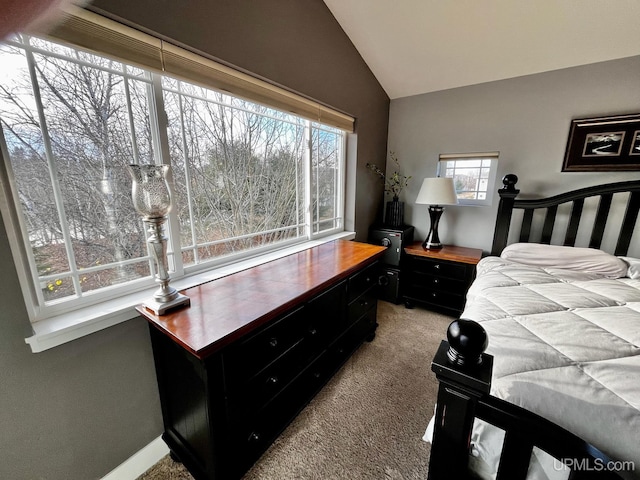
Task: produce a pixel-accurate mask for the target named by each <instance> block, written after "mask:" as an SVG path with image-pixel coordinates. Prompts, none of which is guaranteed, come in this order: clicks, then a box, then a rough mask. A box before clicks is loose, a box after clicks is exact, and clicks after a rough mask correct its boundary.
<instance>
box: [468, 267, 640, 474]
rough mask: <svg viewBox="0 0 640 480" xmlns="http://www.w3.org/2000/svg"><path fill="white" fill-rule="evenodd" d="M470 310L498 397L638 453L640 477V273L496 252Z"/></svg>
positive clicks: (618, 454) (610, 446)
mask: <svg viewBox="0 0 640 480" xmlns="http://www.w3.org/2000/svg"><path fill="white" fill-rule="evenodd" d="M462 318H469V319H473V320H476V321H479V322H481V324H482V326H483V327H484V328H485V329H486V330H487V333H488V335H489V348H488V350H487V353H490V354H492V355H493V356H494V357H495V358H494V372H493V383H492V389H491V393H492V394H493V395H494V396H497V397H500V398H503V399H505V400H508V401H509V402H511V403H515V404H517V405H520V406H522V407H524V408H527V409H528V410H531V411H533V412H535V413H537V414H539V415H542V416H543V417H545V418H548V419H549V420H551V421H553V422H555V423H557V424H559V425H561V426H563V427H564V428H566V429H568V430H570V431H571V432H573V433H575V434H576V435H578V436H580V437H581V438H583V439H584V440H586V441H588V442H589V443H591V444H593V445H595V446H596V447H598V448H600V449H601V450H602V451H604V452H605V453H607V454H608V455H610V456H611V457H612V458H614V459H618V460H630V461H633V462H634V463H635V466H636V473H635V475H637V476H639V478H640V280H632V279H630V278H618V279H607V278H603V276H601V275H599V274H596V273H586V272H581V271H575V270H562V269H552V268H539V267H536V266H528V265H520V264H517V263H514V262H511V261H509V260H505V259H502V258H498V257H487V258H485V259H483V260H482V261H481V262H480V263H479V264H478V268H477V278H476V280H475V282H474V283H473V285H472V286H471V288H470V290H469V292H468V294H467V306H466V309H465V311H464V312H463V314H462ZM480 448H481V450H482V447H480ZM481 454H482V452H481ZM484 454H486V455H488V456H490V453H488V452H484ZM485 460H487V459H485ZM487 461H490V459H489V460H487Z"/></svg>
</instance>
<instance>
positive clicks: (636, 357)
mask: <svg viewBox="0 0 640 480" xmlns="http://www.w3.org/2000/svg"><path fill="white" fill-rule="evenodd" d="M516 182H517V177H515V175H507V176H506V177H505V178H504V179H503V184H504V187H503V188H502V189H501V190H499V193H500V205H499V207H498V218H497V221H496V227H495V232H494V242H493V247H492V251H491V255H490V256H488V257H485V258H483V259H482V260H481V261H480V263H479V264H478V266H477V274H476V275H477V276H476V279H475V281H474V283H473V284H472V286H471V288H470V289H469V292H468V294H467V303H466V306H465V310H464V311H463V313H462V315H461V319H459V320H457V321H455V322H453V323H452V325H451V326H450V328H449V331H448V332H447V337H448V340H447V341H443V343H442V345H441V346H440V350H439V351H438V353H437V354H436V357H435V358H434V361H433V364H432V370H433V371H434V372H435V373H436V376H437V378H438V380H439V381H440V391H439V394H438V402H437V408H436V413H435V415H434V418H433V419H432V422H431V423H430V428H429V429H428V431H427V434H426V435H425V437H426V438H432V449H431V460H430V467H429V479H431V480H437V479H441V478H467V477H471V478H482V479H496V478H497V479H499V480H502V479H508V480H516V479H525V478H526V479H535V480H543V479H544V480H547V479H549V480H560V479H567V478H571V479H574V478H624V479H638V478H640V260H638V259H637V258H635V257H634V256H630V252H631V253H633V255H637V256H639V257H640V254H638V253H634V252H636V250H634V249H635V248H638V247H637V246H638V244H640V241H639V240H638V235H634V232H635V230H638V228H637V225H636V219H637V216H638V211H639V210H640V181H632V182H619V183H615V184H607V185H602V186H597V187H589V188H585V189H581V190H576V191H573V192H568V193H566V194H562V195H557V196H555V197H551V198H547V199H525V200H520V199H517V196H518V193H519V191H518V190H517V189H516V188H515V185H516ZM587 223H588V224H589V225H587ZM580 242H583V246H579V245H580ZM576 245H578V246H576ZM605 250H608V251H605ZM487 343H488V347H487V345H486V344H487ZM485 348H486V352H484V353H483V351H484V350H485Z"/></svg>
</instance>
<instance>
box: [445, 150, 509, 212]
mask: <svg viewBox="0 0 640 480" xmlns="http://www.w3.org/2000/svg"><path fill="white" fill-rule="evenodd" d="M498 155H499V153H498V152H490V153H458V154H450V153H446V154H441V155H440V161H439V162H438V176H440V177H449V178H453V180H454V184H455V187H456V192H457V194H458V202H459V203H460V204H461V205H491V199H492V195H493V191H494V184H495V179H496V174H497V166H498Z"/></svg>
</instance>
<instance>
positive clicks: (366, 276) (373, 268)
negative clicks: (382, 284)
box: [347, 262, 380, 302]
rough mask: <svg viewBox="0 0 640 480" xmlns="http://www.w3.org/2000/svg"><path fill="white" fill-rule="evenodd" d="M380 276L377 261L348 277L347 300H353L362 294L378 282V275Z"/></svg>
mask: <svg viewBox="0 0 640 480" xmlns="http://www.w3.org/2000/svg"><path fill="white" fill-rule="evenodd" d="M379 276H380V268H379V264H378V262H375V263H373V264H372V265H369V266H368V267H366V268H365V269H364V270H362V271H361V272H358V273H356V274H355V275H353V276H352V277H351V278H349V285H348V291H349V296H348V299H347V301H348V302H353V301H354V300H355V299H356V298H358V297H359V296H360V295H362V294H363V293H364V292H365V291H366V290H368V289H369V288H371V287H373V286H374V285H377V284H378V277H379Z"/></svg>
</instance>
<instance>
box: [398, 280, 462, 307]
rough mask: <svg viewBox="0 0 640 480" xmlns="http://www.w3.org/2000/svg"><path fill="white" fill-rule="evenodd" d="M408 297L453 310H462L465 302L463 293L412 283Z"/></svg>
mask: <svg viewBox="0 0 640 480" xmlns="http://www.w3.org/2000/svg"><path fill="white" fill-rule="evenodd" d="M407 297H410V298H413V299H415V300H418V301H420V302H424V303H430V304H432V305H437V306H441V307H445V308H450V309H453V310H462V309H463V308H464V303H465V297H464V295H463V294H460V293H454V292H447V291H443V290H434V289H432V288H428V287H420V286H416V285H410V286H409V287H408V288H407Z"/></svg>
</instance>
